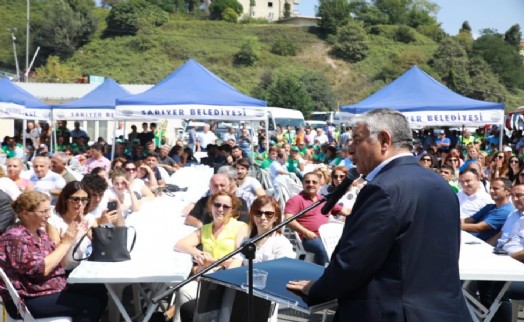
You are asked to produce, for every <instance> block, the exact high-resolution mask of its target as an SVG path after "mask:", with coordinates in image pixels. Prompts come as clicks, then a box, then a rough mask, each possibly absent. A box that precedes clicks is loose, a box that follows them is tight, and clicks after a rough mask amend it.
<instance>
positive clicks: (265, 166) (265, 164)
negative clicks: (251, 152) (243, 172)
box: [260, 158, 273, 170]
mask: <svg viewBox="0 0 524 322" xmlns="http://www.w3.org/2000/svg"><path fill="white" fill-rule="evenodd" d="M271 163H273V160H271V159H270V158H267V159H265V160H264V161H262V163H261V164H260V167H261V168H262V169H264V170H267V169H269V167H270V166H271Z"/></svg>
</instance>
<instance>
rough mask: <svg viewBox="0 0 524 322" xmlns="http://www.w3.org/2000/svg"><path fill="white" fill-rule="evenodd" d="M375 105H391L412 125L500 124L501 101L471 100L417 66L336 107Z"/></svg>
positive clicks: (356, 110)
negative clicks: (363, 96)
mask: <svg viewBox="0 0 524 322" xmlns="http://www.w3.org/2000/svg"><path fill="white" fill-rule="evenodd" d="M377 108H392V109H395V110H398V111H400V112H401V113H402V114H404V115H405V116H406V118H407V119H408V121H409V122H410V124H411V125H412V126H414V127H423V126H438V125H458V126H467V125H473V126H481V125H485V124H503V122H504V104H503V103H492V102H484V101H479V100H474V99H471V98H467V97H465V96H462V95H459V94H457V93H455V92H453V91H452V90H450V89H449V88H447V87H446V86H444V85H442V84H440V83H439V82H437V81H436V80H435V79H433V78H432V77H431V76H429V75H428V74H426V73H425V72H424V71H422V70H421V69H419V68H418V67H417V66H413V67H412V68H411V69H409V70H408V71H407V72H405V73H404V74H402V75H401V76H400V77H399V78H397V79H395V80H394V81H393V82H391V83H390V84H389V85H387V86H386V87H384V88H382V89H381V90H379V91H378V92H376V93H374V94H373V95H371V96H369V97H368V98H366V99H364V100H362V101H360V102H358V103H356V104H354V105H347V106H342V107H340V111H341V112H344V113H350V114H353V115H358V114H363V113H365V112H367V111H370V110H374V109H377Z"/></svg>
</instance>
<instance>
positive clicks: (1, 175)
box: [0, 166, 20, 200]
mask: <svg viewBox="0 0 524 322" xmlns="http://www.w3.org/2000/svg"><path fill="white" fill-rule="evenodd" d="M0 190H2V191H3V192H5V193H6V194H8V195H9V197H11V199H13V200H15V199H16V198H17V197H18V195H20V189H18V186H17V185H16V183H14V182H13V180H11V179H10V178H8V177H6V175H5V172H4V168H3V167H2V166H0Z"/></svg>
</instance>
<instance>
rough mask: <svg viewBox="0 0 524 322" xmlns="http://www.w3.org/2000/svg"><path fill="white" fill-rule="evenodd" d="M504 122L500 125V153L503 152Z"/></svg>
mask: <svg viewBox="0 0 524 322" xmlns="http://www.w3.org/2000/svg"><path fill="white" fill-rule="evenodd" d="M504 123H505V122H504V120H502V123H501V124H500V128H499V129H500V130H499V151H502V138H503V136H504V131H505V129H504Z"/></svg>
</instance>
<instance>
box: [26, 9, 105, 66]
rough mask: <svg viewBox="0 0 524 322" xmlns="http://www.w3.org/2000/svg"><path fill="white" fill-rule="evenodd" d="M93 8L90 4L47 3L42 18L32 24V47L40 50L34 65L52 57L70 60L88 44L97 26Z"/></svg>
mask: <svg viewBox="0 0 524 322" xmlns="http://www.w3.org/2000/svg"><path fill="white" fill-rule="evenodd" d="M92 7H93V3H92V2H91V1H89V0H77V1H72V0H52V1H49V2H48V4H47V6H46V7H45V8H44V12H45V14H44V15H43V16H42V17H41V18H40V19H35V21H33V28H34V32H33V37H34V38H33V43H34V44H37V45H38V46H40V54H39V56H38V60H37V65H38V64H40V63H42V62H45V61H46V60H47V57H49V56H51V55H55V56H58V57H60V58H62V59H64V58H69V57H71V56H72V55H73V53H74V52H75V50H76V49H77V48H79V47H81V46H83V45H85V44H86V43H87V42H88V41H89V40H90V38H91V35H92V34H93V33H94V32H95V30H96V25H97V22H96V20H95V18H94V16H93V15H92V14H91V12H92V11H91V10H92ZM33 46H34V45H33Z"/></svg>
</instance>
